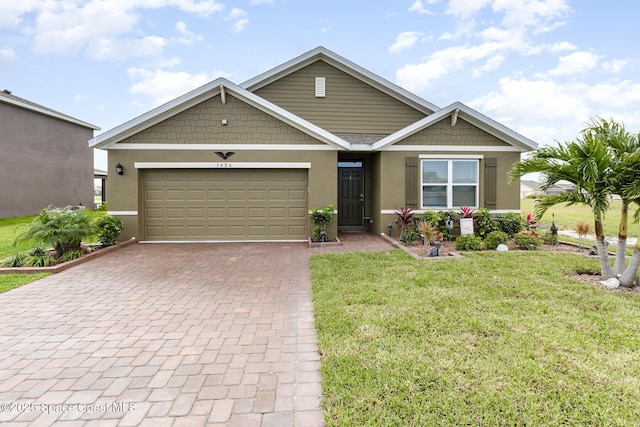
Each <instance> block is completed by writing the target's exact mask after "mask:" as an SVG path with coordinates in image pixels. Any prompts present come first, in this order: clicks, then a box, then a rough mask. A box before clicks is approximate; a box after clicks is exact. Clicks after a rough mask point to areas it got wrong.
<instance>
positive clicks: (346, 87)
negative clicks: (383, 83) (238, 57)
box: [254, 61, 425, 135]
mask: <svg viewBox="0 0 640 427" xmlns="http://www.w3.org/2000/svg"><path fill="white" fill-rule="evenodd" d="M316 77H325V79H326V80H325V81H326V96H325V97H324V98H316V96H315V79H316ZM254 93H255V94H256V95H258V96H261V97H263V98H265V99H267V100H268V101H270V102H272V103H274V104H276V105H278V106H280V107H282V108H284V109H286V110H289V111H291V112H292V113H293V114H296V115H298V116H300V117H302V118H303V119H305V120H308V121H310V122H311V123H314V124H315V125H317V126H320V127H322V128H324V129H326V130H328V131H329V132H333V133H350V134H358V133H362V134H385V135H386V134H391V133H393V132H396V131H397V130H399V129H402V128H403V127H405V126H408V125H409V124H411V123H414V122H416V121H418V120H420V119H422V118H424V117H425V114H424V113H422V112H420V111H418V110H416V109H415V108H413V107H411V106H409V105H407V104H405V103H403V102H400V101H399V100H397V99H394V98H392V97H391V96H389V95H387V94H385V93H383V92H382V91H380V90H378V89H376V88H374V87H372V86H370V85H369V84H367V83H364V82H363V81H361V80H358V79H356V78H354V77H353V76H351V75H349V74H347V73H345V72H344V71H341V70H339V69H337V68H335V67H333V66H332V65H330V64H328V63H326V62H324V61H316V62H314V63H313V64H310V65H308V66H306V67H303V68H301V69H300V70H297V71H296V72H294V73H291V74H289V75H287V76H285V77H283V78H281V79H279V80H276V81H274V82H272V83H270V84H268V85H267V86H264V87H262V88H260V89H257V90H256V91H255V92H254Z"/></svg>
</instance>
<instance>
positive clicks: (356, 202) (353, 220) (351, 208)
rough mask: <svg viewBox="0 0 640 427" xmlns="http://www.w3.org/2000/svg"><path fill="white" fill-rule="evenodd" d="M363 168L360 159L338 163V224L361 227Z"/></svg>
mask: <svg viewBox="0 0 640 427" xmlns="http://www.w3.org/2000/svg"><path fill="white" fill-rule="evenodd" d="M363 184H364V168H363V167H362V162H361V161H346V162H339V163H338V225H339V226H341V227H362V226H363V221H362V220H363V209H364V190H363V187H364V185H363Z"/></svg>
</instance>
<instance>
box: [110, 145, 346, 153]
mask: <svg viewBox="0 0 640 427" xmlns="http://www.w3.org/2000/svg"><path fill="white" fill-rule="evenodd" d="M110 149H111V150H183V151H213V150H216V151H217V150H225V151H252V150H256V151H336V150H338V148H336V147H335V146H333V145H327V144H136V143H126V144H115V145H113V146H112V147H110Z"/></svg>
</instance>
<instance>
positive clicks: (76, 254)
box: [60, 249, 84, 262]
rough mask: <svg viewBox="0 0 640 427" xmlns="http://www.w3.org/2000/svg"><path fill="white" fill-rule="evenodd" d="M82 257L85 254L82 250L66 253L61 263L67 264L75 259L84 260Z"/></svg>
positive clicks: (61, 258)
mask: <svg viewBox="0 0 640 427" xmlns="http://www.w3.org/2000/svg"><path fill="white" fill-rule="evenodd" d="M82 255H84V254H83V253H82V251H81V250H80V249H73V250H70V251H67V252H65V253H64V255H62V256H61V257H60V262H67V261H71V260H74V259H78V258H82Z"/></svg>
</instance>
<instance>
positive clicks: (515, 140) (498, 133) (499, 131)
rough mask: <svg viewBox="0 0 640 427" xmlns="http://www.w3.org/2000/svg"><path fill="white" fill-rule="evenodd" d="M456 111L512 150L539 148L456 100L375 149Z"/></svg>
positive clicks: (415, 131)
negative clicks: (502, 141)
mask: <svg viewBox="0 0 640 427" xmlns="http://www.w3.org/2000/svg"><path fill="white" fill-rule="evenodd" d="M455 111H458V113H457V115H458V117H460V118H463V119H465V120H466V121H468V122H469V123H471V124H473V125H474V126H476V127H478V128H480V129H482V130H484V131H485V132H487V133H489V134H490V135H493V136H495V137H496V138H498V139H501V140H504V141H505V142H507V143H509V144H511V146H512V147H513V148H515V150H513V149H512V150H511V151H520V152H527V151H531V150H535V149H536V148H538V144H536V143H535V142H533V141H532V140H530V139H528V138H526V137H524V136H522V135H520V134H519V133H517V132H515V131H513V130H511V129H509V128H507V127H506V126H504V125H502V124H500V123H498V122H496V121H495V120H492V119H490V118H489V117H487V116H485V115H483V114H480V113H479V112H477V111H475V110H473V109H472V108H469V107H467V106H466V105H464V104H463V103H461V102H454V103H453V104H451V105H449V106H447V107H445V108H443V109H441V110H439V111H436V112H435V113H433V114H432V115H430V116H427V117H425V118H424V119H421V120H418V121H417V122H414V123H412V124H410V125H409V126H407V127H405V128H403V129H400V130H399V131H397V132H395V133H393V134H391V135H389V136H387V137H385V138H383V139H381V140H379V141H377V142H375V143H374V144H373V145H372V147H373V149H374V150H383V149H384V150H386V149H389V146H391V145H393V144H395V143H397V142H398V141H401V140H402V139H405V138H407V137H409V136H411V135H413V134H415V133H417V132H419V131H421V130H423V129H426V128H427V127H429V126H431V125H433V124H435V123H437V122H439V121H440V120H442V119H443V118H445V117H447V116H449V115H452V114H454V112H455Z"/></svg>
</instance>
